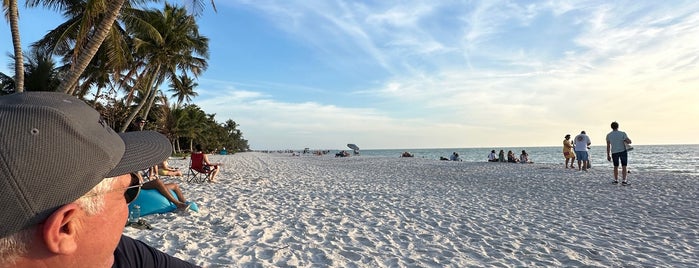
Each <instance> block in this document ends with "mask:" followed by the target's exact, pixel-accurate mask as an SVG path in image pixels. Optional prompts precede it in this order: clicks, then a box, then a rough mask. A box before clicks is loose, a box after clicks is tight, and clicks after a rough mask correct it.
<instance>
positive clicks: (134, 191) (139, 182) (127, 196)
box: [90, 173, 145, 204]
mask: <svg viewBox="0 0 699 268" xmlns="http://www.w3.org/2000/svg"><path fill="white" fill-rule="evenodd" d="M130 175H131V183H129V186H128V187H123V188H115V189H112V190H109V191H105V192H99V193H93V194H91V195H90V196H96V195H101V194H106V193H111V192H118V191H124V200H126V204H130V203H131V202H133V201H134V200H136V197H138V194H139V193H140V192H141V187H143V184H145V182H144V181H143V177H141V175H139V174H138V173H131V174H130Z"/></svg>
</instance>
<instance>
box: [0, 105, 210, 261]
mask: <svg viewBox="0 0 699 268" xmlns="http://www.w3.org/2000/svg"><path fill="white" fill-rule="evenodd" d="M0 133H2V135H0V159H3V161H2V165H1V166H2V167H1V168H0V183H2V185H3V187H0V191H1V192H0V193H1V194H0V204H2V206H0V215H2V217H0V267H197V266H195V265H193V264H190V263H187V262H185V261H182V260H180V259H178V258H175V257H172V256H170V255H167V254H165V253H163V252H161V251H159V250H157V249H155V248H153V247H150V246H148V245H146V244H145V243H143V242H140V241H137V240H134V239H132V238H130V237H128V236H124V235H123V234H122V233H123V231H124V226H125V225H126V218H127V216H128V206H127V204H128V203H129V202H131V201H133V200H134V199H135V198H136V196H137V195H138V193H139V191H140V189H141V185H142V183H143V182H142V181H139V180H138V178H137V177H132V176H131V175H130V173H132V172H136V171H138V170H142V169H145V168H148V167H150V166H153V165H155V164H157V163H159V162H161V161H163V160H164V159H166V158H167V157H168V156H169V155H170V153H171V152H172V145H170V142H169V141H168V140H167V138H165V136H163V135H161V134H159V133H157V132H153V131H138V132H128V133H118V134H117V133H116V132H115V131H114V130H112V129H111V128H110V127H109V124H107V122H105V121H104V119H102V118H101V117H100V115H99V113H98V112H97V111H96V110H94V109H93V108H92V107H90V106H89V105H87V104H86V103H85V102H83V101H81V100H79V99H77V98H75V97H73V96H70V95H67V94H64V93H60V92H23V93H14V94H10V95H7V96H2V97H0ZM133 178H136V179H133Z"/></svg>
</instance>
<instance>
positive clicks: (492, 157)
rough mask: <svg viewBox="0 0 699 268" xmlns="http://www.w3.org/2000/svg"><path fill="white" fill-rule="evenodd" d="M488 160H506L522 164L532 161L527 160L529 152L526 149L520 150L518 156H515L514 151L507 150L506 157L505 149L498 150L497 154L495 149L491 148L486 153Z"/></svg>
mask: <svg viewBox="0 0 699 268" xmlns="http://www.w3.org/2000/svg"><path fill="white" fill-rule="evenodd" d="M488 162H506V163H522V164H530V163H534V162H533V161H531V160H529V154H528V153H527V151H526V150H522V154H520V155H519V158H517V157H516V156H515V153H514V152H512V150H509V151H507V157H505V150H500V153H499V154H497V155H496V154H495V150H492V151H490V154H488Z"/></svg>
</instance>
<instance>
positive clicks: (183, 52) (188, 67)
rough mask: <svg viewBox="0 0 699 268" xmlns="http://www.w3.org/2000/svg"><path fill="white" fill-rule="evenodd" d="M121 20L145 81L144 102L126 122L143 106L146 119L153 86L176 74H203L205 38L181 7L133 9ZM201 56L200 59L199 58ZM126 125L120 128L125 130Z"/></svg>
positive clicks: (206, 53)
mask: <svg viewBox="0 0 699 268" xmlns="http://www.w3.org/2000/svg"><path fill="white" fill-rule="evenodd" d="M132 12H133V13H132V14H131V15H130V16H128V17H125V18H124V23H125V26H126V29H127V31H128V32H129V33H132V34H133V45H134V48H133V49H134V55H135V57H136V58H138V59H139V60H140V61H142V62H143V63H144V67H143V71H142V74H143V72H145V73H146V77H147V78H148V79H141V80H140V81H145V82H146V84H144V85H142V86H144V89H145V90H146V91H145V92H146V96H148V98H149V99H148V101H147V102H146V103H140V104H139V106H138V107H137V108H136V109H135V110H134V111H133V112H132V114H131V116H130V117H129V119H127V121H128V122H127V123H130V121H131V120H133V118H135V117H136V115H137V114H138V113H139V112H140V110H141V109H142V108H143V107H144V105H147V106H146V110H145V112H144V116H147V115H148V113H149V110H150V107H152V105H153V103H154V102H155V98H156V97H157V96H158V94H157V91H158V90H157V87H158V86H159V85H161V84H162V83H163V82H164V81H165V80H167V79H172V78H173V77H176V76H177V73H178V72H182V73H192V74H194V75H195V76H197V75H199V74H200V73H201V72H203V71H204V70H205V69H206V68H207V66H208V64H207V62H206V58H208V48H209V47H208V38H206V37H204V36H201V35H200V34H199V27H198V25H197V23H196V21H195V19H194V16H192V15H189V14H187V11H186V10H185V9H184V8H182V7H175V6H172V5H170V4H167V3H166V4H165V8H164V9H163V10H162V11H161V10H156V9H151V10H145V11H139V10H133V11H132ZM199 56H201V57H199ZM127 127H128V124H125V125H124V126H122V129H123V130H125V129H126V128H127Z"/></svg>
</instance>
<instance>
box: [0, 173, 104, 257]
mask: <svg viewBox="0 0 699 268" xmlns="http://www.w3.org/2000/svg"><path fill="white" fill-rule="evenodd" d="M115 181H116V179H115V178H106V179H104V180H102V181H101V182H100V183H99V184H97V185H96V186H95V187H93V188H92V190H90V191H89V192H87V193H86V194H85V195H83V196H82V197H80V198H78V200H75V202H74V203H75V204H77V205H78V206H80V207H82V209H83V210H84V211H85V213H86V214H87V215H90V216H91V215H95V214H98V213H100V212H102V211H103V210H104V195H102V194H101V193H105V192H108V191H110V190H112V188H113V185H114V182H115ZM37 231H38V230H37V228H36V225H35V226H31V227H29V228H25V229H23V230H20V231H19V232H16V233H13V234H10V235H7V236H5V237H2V238H0V263H6V264H14V263H15V261H16V260H17V258H18V257H20V256H22V255H24V254H26V253H27V252H29V245H31V243H32V240H33V239H34V237H36V232H37Z"/></svg>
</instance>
